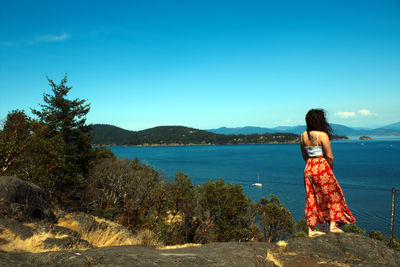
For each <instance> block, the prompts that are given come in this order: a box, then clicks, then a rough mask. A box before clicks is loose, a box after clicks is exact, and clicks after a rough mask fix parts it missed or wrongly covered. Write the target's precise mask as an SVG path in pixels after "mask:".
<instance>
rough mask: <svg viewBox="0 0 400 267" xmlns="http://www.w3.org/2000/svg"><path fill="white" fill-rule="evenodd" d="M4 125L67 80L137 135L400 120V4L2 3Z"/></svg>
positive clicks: (372, 0)
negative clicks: (312, 121)
mask: <svg viewBox="0 0 400 267" xmlns="http://www.w3.org/2000/svg"><path fill="white" fill-rule="evenodd" d="M0 25H1V26H0V119H4V118H5V117H6V115H7V113H8V112H9V111H11V110H13V109H23V110H25V111H26V112H27V114H29V115H31V113H30V108H38V104H39V103H43V94H44V93H49V92H50V87H49V85H48V82H47V79H46V76H48V77H49V78H51V79H53V80H54V81H55V82H57V83H59V82H60V81H61V79H62V78H63V77H64V75H65V73H68V79H69V82H68V85H70V86H72V87H73V88H72V90H71V93H70V95H69V96H70V98H81V99H87V101H88V103H90V105H91V111H90V113H89V115H88V122H89V123H107V124H113V125H116V126H119V127H122V128H125V129H129V130H142V129H146V128H150V127H153V126H159V125H184V126H189V127H195V128H200V129H210V128H218V127H221V126H227V127H242V126H260V127H274V126H278V125H281V126H283V125H299V124H304V116H305V113H306V112H307V111H308V110H309V109H310V108H324V109H326V110H327V111H328V119H329V121H330V122H332V123H340V124H344V125H347V126H352V127H359V126H361V127H364V126H365V127H375V126H383V125H386V124H390V123H394V122H398V121H400V1H399V0H358V1H355V0H345V1H342V0H332V1H321V0H315V1H301V0H296V1H285V0H279V1H278V0H276V1H268V0H260V1H252V0H246V1H245V0H243V1H235V0H229V1H218V0H199V1H197V0H190V1H189V0H182V1H166V0H159V1H153V0H145V1H98V0H97V1H81V0H79V1H75V0H68V1H61V0H57V1H54V0H52V1H40V0H39V1H36V0H31V1H22V0H0Z"/></svg>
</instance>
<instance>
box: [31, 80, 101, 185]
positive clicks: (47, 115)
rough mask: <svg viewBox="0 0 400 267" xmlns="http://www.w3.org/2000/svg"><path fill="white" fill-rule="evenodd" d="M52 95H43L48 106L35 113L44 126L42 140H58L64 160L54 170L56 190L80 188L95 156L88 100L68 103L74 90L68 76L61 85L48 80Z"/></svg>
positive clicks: (42, 105)
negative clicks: (65, 187)
mask: <svg viewBox="0 0 400 267" xmlns="http://www.w3.org/2000/svg"><path fill="white" fill-rule="evenodd" d="M47 79H48V81H49V84H50V86H51V88H52V94H45V95H44V102H45V104H41V105H40V107H41V110H35V109H32V113H33V114H35V115H37V116H38V118H39V122H40V123H42V124H43V125H45V129H44V132H43V135H42V136H43V137H44V138H47V139H48V140H57V142H58V149H59V152H60V153H61V155H57V156H58V158H59V159H60V160H61V162H62V163H61V164H58V165H57V166H56V167H55V168H54V169H53V170H52V172H53V174H55V175H56V176H57V178H56V179H57V181H56V184H55V187H56V189H61V188H62V187H63V186H64V185H68V186H70V185H79V184H81V183H82V182H83V181H84V180H85V179H86V178H87V176H88V172H89V168H90V162H91V159H92V158H93V156H94V153H93V150H92V148H91V145H90V140H91V135H90V127H89V126H87V125H86V124H85V123H86V115H87V113H88V112H89V110H90V107H89V104H85V102H86V100H80V99H74V100H69V99H67V98H66V97H67V95H68V93H69V91H70V90H71V88H72V87H68V86H67V85H66V83H67V76H65V77H64V79H62V81H61V83H60V84H59V85H57V84H55V83H54V82H53V81H52V80H51V79H49V78H47Z"/></svg>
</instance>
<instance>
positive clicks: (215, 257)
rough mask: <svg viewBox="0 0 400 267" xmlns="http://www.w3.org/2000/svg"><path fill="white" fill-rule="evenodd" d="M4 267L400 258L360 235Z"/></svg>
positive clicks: (123, 251) (13, 257)
mask: <svg viewBox="0 0 400 267" xmlns="http://www.w3.org/2000/svg"><path fill="white" fill-rule="evenodd" d="M0 265H1V266H288V267H294V266H296V267H297V266H299V267H305V266H318V265H322V266H400V254H399V253H398V252H396V251H394V250H392V249H390V248H388V247H386V246H385V245H384V244H383V243H381V242H380V241H377V240H373V239H370V238H368V237H364V236H360V235H356V234H340V235H339V234H336V235H335V234H328V235H325V236H321V237H317V238H314V239H309V238H306V239H300V240H293V241H290V242H288V243H286V244H285V243H284V244H283V245H282V244H281V243H280V245H278V244H276V243H274V244H266V243H237V242H227V243H211V244H206V245H203V246H199V247H186V248H179V249H157V248H153V247H144V246H120V247H103V248H95V249H88V250H69V251H57V252H45V253H36V254H35V253H6V252H0Z"/></svg>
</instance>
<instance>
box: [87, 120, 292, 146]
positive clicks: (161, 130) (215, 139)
mask: <svg viewBox="0 0 400 267" xmlns="http://www.w3.org/2000/svg"><path fill="white" fill-rule="evenodd" d="M91 126H92V130H91V131H92V134H93V138H92V143H93V144H102V145H189V144H271V143H296V142H298V141H299V135H297V134H291V133H273V134H270V133H266V134H251V135H223V134H215V133H211V132H207V131H203V130H199V129H194V128H189V127H184V126H159V127H154V128H150V129H146V130H143V131H128V130H124V129H122V128H119V127H116V126H112V125H105V124H94V125H91Z"/></svg>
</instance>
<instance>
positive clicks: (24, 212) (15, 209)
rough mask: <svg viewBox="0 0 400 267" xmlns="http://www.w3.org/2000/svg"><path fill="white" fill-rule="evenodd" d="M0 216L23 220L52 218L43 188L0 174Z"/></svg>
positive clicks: (48, 219) (50, 219) (51, 219)
mask: <svg viewBox="0 0 400 267" xmlns="http://www.w3.org/2000/svg"><path fill="white" fill-rule="evenodd" d="M0 217H3V218H7V219H14V220H19V221H23V222H31V221H35V220H42V221H43V220H47V221H53V220H54V215H53V214H52V212H51V211H50V204H49V202H48V201H47V199H46V196H45V194H44V192H43V190H42V189H41V188H40V187H38V186H37V185H34V184H32V183H29V182H26V181H23V180H21V179H19V178H17V177H13V176H0Z"/></svg>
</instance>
